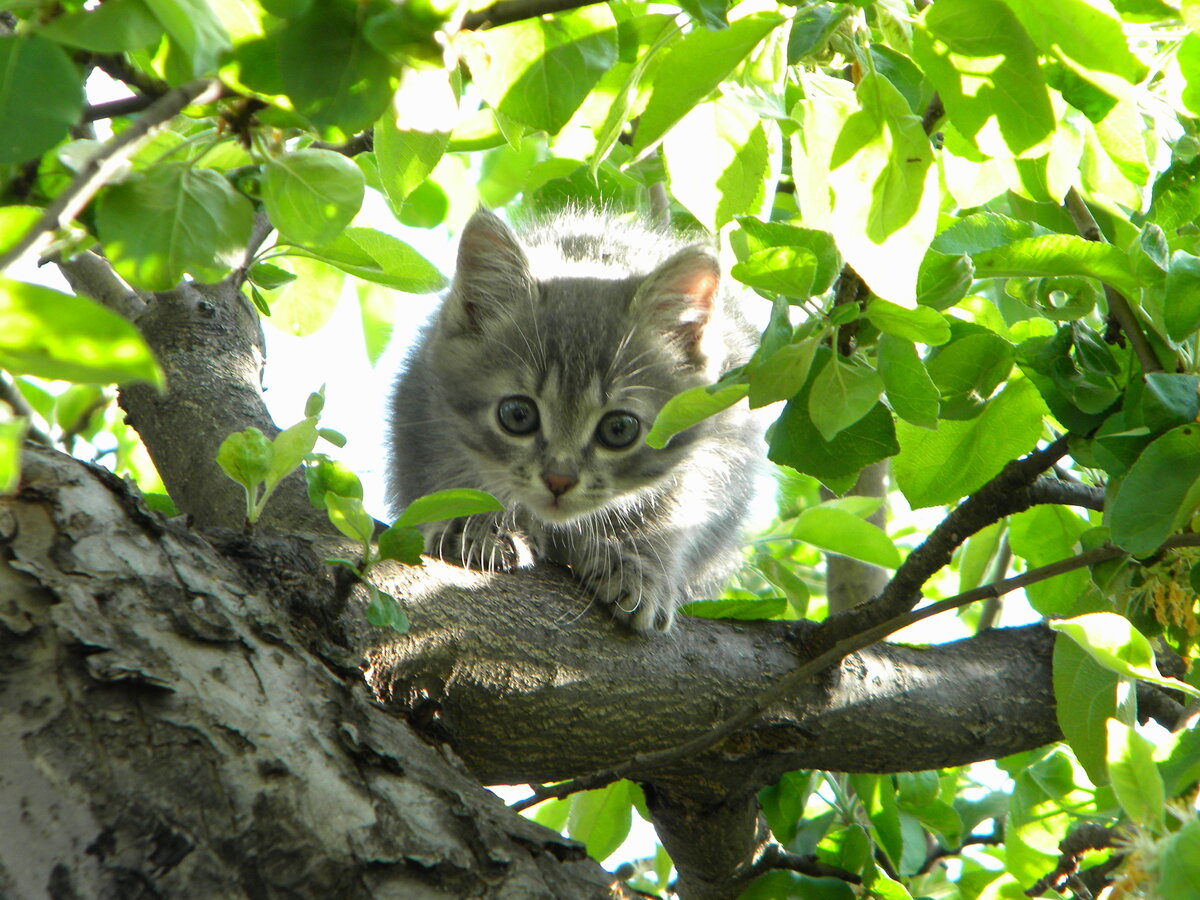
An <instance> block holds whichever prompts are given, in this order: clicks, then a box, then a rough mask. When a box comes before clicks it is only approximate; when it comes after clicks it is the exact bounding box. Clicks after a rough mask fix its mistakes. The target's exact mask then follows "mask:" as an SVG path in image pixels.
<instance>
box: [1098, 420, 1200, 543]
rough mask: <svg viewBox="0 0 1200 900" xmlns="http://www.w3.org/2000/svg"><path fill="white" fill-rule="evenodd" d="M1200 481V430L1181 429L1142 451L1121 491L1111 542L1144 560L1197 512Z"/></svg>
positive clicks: (1111, 513)
mask: <svg viewBox="0 0 1200 900" xmlns="http://www.w3.org/2000/svg"><path fill="white" fill-rule="evenodd" d="M1198 478H1200V425H1196V424H1195V423H1192V424H1190V425H1180V426H1179V427H1178V428H1173V429H1172V430H1170V431H1168V432H1167V433H1166V434H1164V435H1163V436H1162V437H1160V438H1158V439H1157V440H1155V441H1154V442H1153V443H1152V444H1150V446H1148V447H1147V448H1146V449H1145V450H1143V451H1142V454H1141V455H1140V456H1139V457H1138V458H1137V461H1136V462H1134V464H1133V466H1132V467H1131V468H1130V470H1129V473H1128V474H1127V475H1126V476H1125V479H1124V480H1123V481H1122V482H1121V485H1120V487H1118V488H1117V494H1116V496H1115V497H1114V498H1113V499H1112V501H1111V505H1110V506H1109V509H1108V512H1107V513H1106V515H1105V523H1106V524H1107V525H1108V526H1109V527H1110V528H1111V529H1112V539H1113V543H1115V544H1116V545H1117V546H1118V547H1123V548H1124V549H1126V550H1128V551H1129V552H1130V553H1132V554H1133V555H1134V556H1146V555H1148V554H1150V553H1152V552H1154V550H1156V549H1157V548H1158V546H1159V545H1160V544H1161V543H1162V542H1163V541H1165V540H1166V539H1167V537H1168V536H1170V534H1171V532H1172V531H1174V530H1175V529H1176V528H1177V527H1178V526H1179V525H1180V523H1182V522H1183V521H1184V520H1185V519H1186V518H1187V517H1188V516H1190V515H1191V513H1192V511H1193V510H1194V508H1195V501H1194V500H1193V499H1192V488H1193V486H1194V485H1195V483H1196V480H1197V479H1198Z"/></svg>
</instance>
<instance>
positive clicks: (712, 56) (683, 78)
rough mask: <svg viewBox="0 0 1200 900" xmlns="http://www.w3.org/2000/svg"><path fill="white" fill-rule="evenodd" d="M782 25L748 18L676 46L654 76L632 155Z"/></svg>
mask: <svg viewBox="0 0 1200 900" xmlns="http://www.w3.org/2000/svg"><path fill="white" fill-rule="evenodd" d="M784 21H785V19H784V18H783V17H782V16H780V15H779V14H778V13H773V12H772V13H766V12H762V13H752V14H751V15H748V16H745V17H743V18H741V19H738V20H737V21H735V22H731V23H730V25H729V27H728V28H727V29H725V30H724V31H708V30H706V29H702V28H697V29H695V30H693V31H691V32H689V33H688V34H686V35H685V36H684V37H683V39H682V40H680V41H678V42H677V43H675V44H674V45H673V46H672V47H671V48H670V49H669V50H668V51H667V53H666V56H665V57H664V58H663V61H662V62H661V63H660V64H659V66H658V69H657V70H656V71H655V76H654V84H653V93H651V95H650V100H649V101H648V102H647V104H646V109H645V111H644V112H643V113H642V116H641V118H640V119H639V121H638V127H637V132H636V133H635V135H634V138H633V152H634V153H635V154H640V153H641V152H642V151H644V150H646V149H647V148H648V147H652V146H654V144H656V143H657V142H658V140H659V139H660V138H661V137H662V136H663V135H664V134H666V133H667V130H668V129H669V128H670V127H671V126H672V125H674V124H675V123H676V122H678V121H679V120H680V119H682V118H683V117H684V116H685V115H686V114H687V112H688V110H690V109H691V108H692V107H693V106H695V105H696V104H697V103H698V102H699V101H700V100H701V99H703V98H704V97H706V96H707V95H708V94H709V93H710V92H711V91H712V90H713V88H715V87H716V86H717V85H718V84H720V83H721V82H722V81H723V80H725V77H726V76H727V75H728V74H729V73H730V72H732V71H733V68H734V66H736V65H737V64H738V63H740V62H741V61H742V60H744V59H745V58H746V57H747V56H748V55H749V54H750V51H751V50H753V49H754V48H755V47H756V46H758V44H759V42H760V41H761V40H762V39H763V38H764V37H766V36H767V34H768V33H770V31H771V30H772V29H774V28H776V27H778V26H779V25H780V24H781V23H782V22H784Z"/></svg>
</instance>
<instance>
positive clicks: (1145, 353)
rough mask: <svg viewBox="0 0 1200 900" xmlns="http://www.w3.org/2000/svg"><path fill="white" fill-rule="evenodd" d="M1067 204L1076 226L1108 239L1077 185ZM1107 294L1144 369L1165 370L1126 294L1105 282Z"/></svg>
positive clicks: (1099, 239) (1092, 238)
mask: <svg viewBox="0 0 1200 900" xmlns="http://www.w3.org/2000/svg"><path fill="white" fill-rule="evenodd" d="M1063 207H1064V208H1065V209H1066V211H1067V212H1068V213H1070V215H1071V219H1072V221H1074V223H1075V228H1076V229H1078V231H1079V234H1080V235H1081V236H1082V237H1084V238H1085V239H1086V240H1089V241H1095V242H1097V243H1100V244H1106V243H1108V241H1107V240H1106V239H1105V237H1104V232H1102V231H1101V230H1100V225H1099V224H1098V223H1097V222H1096V217H1095V216H1093V215H1092V211H1091V210H1090V209H1088V207H1087V204H1086V203H1084V201H1083V197H1081V196H1079V191H1077V190H1075V188H1071V189H1070V190H1069V191H1067V196H1066V197H1065V198H1064V199H1063ZM1104 297H1105V299H1106V300H1108V311H1109V312H1110V313H1111V314H1112V317H1113V318H1114V319H1116V320H1117V324H1118V325H1120V326H1121V330H1122V331H1123V332H1125V336H1126V337H1128V338H1129V341H1130V343H1131V344H1133V352H1134V353H1136V354H1137V358H1138V362H1140V363H1141V364H1142V370H1143V371H1144V372H1161V371H1162V370H1163V367H1162V366H1161V365H1160V364H1159V361H1158V357H1157V356H1156V355H1155V353H1154V348H1153V347H1151V346H1150V341H1149V340H1147V339H1146V334H1145V332H1143V331H1142V326H1141V325H1140V324H1139V323H1138V320H1137V316H1135V315H1134V313H1133V309H1132V308H1131V307H1130V305H1129V301H1128V300H1126V299H1125V295H1124V294H1122V293H1121V292H1120V291H1118V290H1116V289H1115V288H1112V287H1109V286H1108V285H1107V284H1106V285H1104Z"/></svg>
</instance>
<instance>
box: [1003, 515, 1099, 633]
mask: <svg viewBox="0 0 1200 900" xmlns="http://www.w3.org/2000/svg"><path fill="white" fill-rule="evenodd" d="M1086 529H1087V523H1086V522H1084V521H1083V520H1082V519H1081V518H1079V516H1077V515H1076V514H1075V513H1073V512H1071V511H1070V510H1069V509H1067V508H1066V507H1065V506H1051V505H1041V506H1035V507H1033V508H1032V509H1027V510H1025V511H1023V512H1020V513H1017V514H1016V515H1014V516H1012V517H1011V519H1010V520H1009V545H1010V547H1011V548H1012V552H1013V553H1014V554H1015V555H1016V556H1019V557H1020V558H1021V559H1024V560H1025V561H1026V562H1028V563H1029V568H1037V567H1039V566H1046V565H1049V564H1050V563H1052V562H1058V561H1059V560H1060V559H1067V558H1068V557H1071V556H1074V555H1075V554H1076V553H1077V552H1078V550H1077V544H1078V543H1079V536H1080V535H1081V534H1083V532H1084V531H1085V530H1086ZM1087 586H1088V573H1087V570H1086V569H1076V570H1075V571H1073V572H1064V573H1063V574H1061V575H1056V576H1055V577H1053V578H1049V579H1046V580H1045V581H1039V582H1036V583H1035V584H1031V585H1029V586H1027V587H1026V588H1025V593H1026V596H1027V597H1028V598H1029V603H1030V605H1031V606H1032V607H1033V608H1034V609H1035V610H1037V611H1038V612H1039V613H1041V614H1042V615H1044V616H1064V615H1070V614H1071V613H1073V612H1076V611H1078V610H1077V608H1076V604H1077V601H1078V600H1079V598H1080V595H1081V594H1083V593H1084V591H1085V590H1086V589H1087Z"/></svg>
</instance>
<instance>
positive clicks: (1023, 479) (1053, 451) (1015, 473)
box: [823, 436, 1078, 641]
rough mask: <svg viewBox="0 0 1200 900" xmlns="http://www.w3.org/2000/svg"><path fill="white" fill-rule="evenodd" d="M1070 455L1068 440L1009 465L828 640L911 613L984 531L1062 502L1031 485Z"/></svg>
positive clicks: (1049, 490)
mask: <svg viewBox="0 0 1200 900" xmlns="http://www.w3.org/2000/svg"><path fill="white" fill-rule="evenodd" d="M1066 452H1067V439H1066V437H1065V436H1064V437H1061V438H1059V439H1058V440H1056V441H1055V442H1054V443H1052V444H1050V445H1049V446H1047V447H1045V448H1044V449H1042V450H1036V451H1034V452H1033V453H1030V454H1029V455H1028V456H1026V457H1025V458H1024V459H1019V460H1013V461H1012V462H1010V463H1009V464H1008V465H1006V466H1005V467H1004V468H1003V469H1002V470H1001V472H1000V474H999V475H997V476H996V477H995V478H993V479H992V480H991V481H989V482H988V483H987V484H985V485H984V486H983V487H981V488H980V489H979V490H977V491H976V492H975V493H974V494H972V495H971V496H970V497H968V498H967V499H966V500H964V501H963V502H962V503H960V504H959V505H958V506H956V507H955V508H954V510H953V511H952V512H951V513H950V514H949V515H948V516H946V518H945V519H943V520H942V521H941V523H940V524H939V525H938V526H937V528H935V529H934V530H933V531H932V532H931V533H930V535H929V537H927V538H926V539H925V540H924V541H923V542H922V543H921V545H920V546H918V547H917V548H916V549H915V550H913V551H912V552H911V553H909V554H908V557H907V558H906V559H905V560H904V562H903V563H902V564H901V565H900V568H899V569H897V570H896V574H895V575H893V576H892V580H891V581H889V582H888V584H887V586H886V587H885V588H884V589H883V592H882V593H881V594H880V595H879V596H878V597H877V598H876V599H875V600H873V601H871V602H870V603H863V604H859V605H858V606H856V607H854V608H853V609H849V610H846V612H844V613H839V614H837V615H834V616H831V617H830V618H829V619H828V620H827V621H826V623H825V625H824V635H823V637H824V640H826V641H836V640H837V639H838V638H840V637H843V636H846V635H853V634H858V633H859V632H862V631H864V630H866V629H868V628H871V627H873V626H874V625H875V624H876V623H879V622H882V621H884V620H888V619H890V618H891V617H893V616H896V615H898V614H899V613H901V612H903V611H904V610H906V609H911V608H912V607H913V606H915V605H916V603H917V601H918V600H919V599H920V596H921V587H922V586H923V585H924V584H925V582H927V581H928V580H929V579H930V578H931V577H932V576H933V574H934V573H935V572H937V571H938V570H939V569H941V568H942V567H943V566H945V565H947V564H949V562H950V559H951V557H952V556H953V555H954V550H955V548H957V547H958V546H959V545H960V544H961V543H962V542H963V541H965V540H966V539H967V538H968V537H970V536H971V535H972V534H975V532H977V531H979V530H980V529H982V528H985V527H986V526H988V525H991V524H992V523H993V522H998V521H1000V520H1001V519H1002V518H1004V517H1005V516H1007V515H1011V514H1012V513H1015V512H1021V511H1022V510H1025V509H1028V508H1029V507H1031V506H1034V505H1036V504H1038V503H1056V502H1062V500H1060V499H1051V497H1052V496H1058V495H1059V491H1060V489H1059V488H1057V487H1051V486H1047V487H1046V488H1045V489H1044V490H1039V491H1034V490H1031V485H1032V484H1033V482H1034V481H1035V480H1036V479H1037V477H1038V476H1039V475H1040V474H1041V473H1042V472H1044V471H1045V470H1046V469H1048V468H1049V467H1050V466H1051V465H1053V464H1054V463H1055V462H1057V461H1058V460H1059V459H1060V458H1061V457H1062V456H1064V455H1065V454H1066ZM1062 491H1063V492H1064V493H1063V494H1062V496H1068V495H1069V492H1066V489H1065V488H1064V489H1062ZM1071 496H1073V495H1071ZM1068 502H1071V503H1076V502H1078V500H1075V499H1072V500H1070V501H1068Z"/></svg>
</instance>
